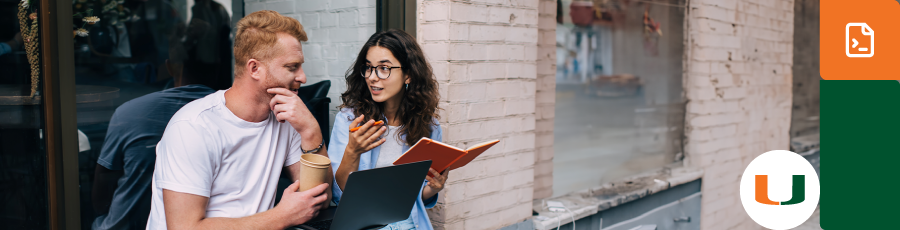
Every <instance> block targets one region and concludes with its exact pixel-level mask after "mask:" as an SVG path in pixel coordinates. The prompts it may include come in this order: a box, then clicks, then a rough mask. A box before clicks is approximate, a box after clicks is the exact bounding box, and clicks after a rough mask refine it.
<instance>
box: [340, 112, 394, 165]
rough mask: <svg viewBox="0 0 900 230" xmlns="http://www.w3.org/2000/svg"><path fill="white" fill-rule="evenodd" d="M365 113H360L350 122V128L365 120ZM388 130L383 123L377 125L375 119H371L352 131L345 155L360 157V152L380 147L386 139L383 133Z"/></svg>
mask: <svg viewBox="0 0 900 230" xmlns="http://www.w3.org/2000/svg"><path fill="white" fill-rule="evenodd" d="M363 117H364V116H363V115H360V116H359V117H357V118H356V119H354V120H353V122H351V123H350V128H354V127H357V126H358V125H359V123H360V122H362V121H363ZM386 130H387V128H386V127H384V126H382V125H375V120H371V119H370V120H369V121H367V122H366V123H365V124H363V125H362V126H359V129H358V130H356V131H353V132H350V135H349V138H348V139H349V140H347V148H346V149H345V150H344V156H345V157H346V156H347V155H348V154H349V155H350V156H351V157H359V155H360V154H362V153H364V152H368V151H369V150H372V149H374V148H375V147H378V146H379V145H381V144H382V143H384V141H385V139H384V138H381V139H379V138H380V137H381V135H382V134H384V132H385V131H386Z"/></svg>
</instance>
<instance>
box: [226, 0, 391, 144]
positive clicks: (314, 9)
mask: <svg viewBox="0 0 900 230" xmlns="http://www.w3.org/2000/svg"><path fill="white" fill-rule="evenodd" d="M244 6H245V9H246V13H247V14H250V13H252V12H255V11H259V10H274V11H277V12H278V13H281V14H283V15H286V16H289V17H293V18H296V19H297V20H299V21H300V23H301V24H303V29H304V30H305V31H306V34H307V36H308V37H309V41H307V42H303V43H302V44H303V54H304V56H305V58H306V63H305V64H303V70H304V71H305V72H306V78H307V79H306V81H307V83H308V84H312V83H316V82H319V81H323V80H331V89H329V90H328V97H329V98H331V105H330V106H329V108H330V114H331V115H330V116H328V118H329V122H328V123H329V124H333V123H334V121H333V120H331V119H334V115H335V114H337V112H338V111H337V109H336V107H337V106H338V105H340V104H341V100H340V96H341V93H343V92H344V90H346V87H347V85H346V83H345V81H344V74H345V73H346V71H347V69H348V68H350V64H352V63H353V61H355V59H356V55H358V54H359V50H360V49H362V45H363V44H365V42H366V40H367V39H369V36H371V35H372V34H374V33H375V0H328V1H325V0H246V1H244ZM325 128H327V127H325Z"/></svg>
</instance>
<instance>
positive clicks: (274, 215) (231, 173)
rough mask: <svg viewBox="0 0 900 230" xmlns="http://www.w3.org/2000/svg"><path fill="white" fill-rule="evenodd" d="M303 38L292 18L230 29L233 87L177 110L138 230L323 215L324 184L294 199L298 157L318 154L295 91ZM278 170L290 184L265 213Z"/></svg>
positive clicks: (289, 222) (270, 222)
mask: <svg viewBox="0 0 900 230" xmlns="http://www.w3.org/2000/svg"><path fill="white" fill-rule="evenodd" d="M306 40H307V38H306V33H305V32H304V31H303V26H302V25H300V23H299V22H298V21H297V20H296V19H293V18H290V17H285V16H282V15H280V14H278V13H276V12H274V11H259V12H254V13H252V14H250V15H247V16H246V17H244V18H243V19H241V20H240V21H239V22H238V24H237V32H236V33H235V38H234V54H235V76H234V84H233V85H232V87H231V88H230V89H228V90H222V91H218V92H216V93H213V94H211V95H209V96H207V97H204V98H201V99H198V100H196V101H193V102H191V103H189V104H187V105H185V106H184V107H183V108H181V110H179V111H178V112H177V113H176V114H175V116H174V117H172V119H171V120H170V121H169V124H168V125H167V126H166V131H165V133H164V134H163V137H162V140H161V141H160V142H159V144H158V145H157V146H156V156H157V157H156V169H155V171H154V173H153V180H152V182H153V183H152V189H153V195H152V202H151V203H152V204H151V205H152V210H151V211H150V218H149V220H148V221H147V229H284V228H286V227H289V226H293V225H298V224H302V223H304V222H306V221H308V220H309V219H311V218H313V217H314V216H315V215H316V214H317V213H318V211H319V210H321V209H322V208H325V206H326V205H327V203H326V202H325V201H326V200H329V199H330V198H329V197H328V195H329V194H331V192H330V189H329V187H328V185H329V184H330V183H323V184H321V185H319V186H318V187H315V188H313V189H309V190H307V191H304V192H297V188H298V187H299V183H297V182H296V181H297V180H298V179H299V171H300V167H301V166H300V165H301V164H299V163H298V161H299V160H300V156H301V154H302V153H314V154H322V155H325V156H327V153H326V151H325V148H324V146H323V145H324V143H323V141H322V134H321V132H320V127H319V126H318V124H317V122H316V120H315V118H313V116H312V114H310V113H309V111H308V110H307V109H306V106H304V105H303V102H302V101H301V100H300V98H299V97H297V95H296V93H295V91H296V90H297V89H298V88H300V84H303V83H306V75H305V74H304V73H303V69H302V67H301V65H302V64H303V61H304V58H303V51H302V47H301V44H300V42H301V41H306ZM282 167H287V171H288V172H289V173H290V175H291V178H292V180H294V181H295V182H294V184H291V186H289V187H288V188H287V189H286V190H284V195H283V196H282V199H281V201H280V203H279V204H278V206H275V207H274V208H273V205H274V198H275V193H276V192H278V191H276V186H277V184H278V177H279V175H280V172H281V169H282ZM329 170H330V169H329ZM331 180H333V179H332V177H331V175H329V178H326V181H329V182H330V181H331Z"/></svg>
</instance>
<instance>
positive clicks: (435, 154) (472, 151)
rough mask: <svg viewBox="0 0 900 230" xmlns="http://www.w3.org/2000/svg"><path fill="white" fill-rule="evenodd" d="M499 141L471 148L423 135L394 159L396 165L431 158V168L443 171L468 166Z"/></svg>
mask: <svg viewBox="0 0 900 230" xmlns="http://www.w3.org/2000/svg"><path fill="white" fill-rule="evenodd" d="M498 142H500V140H493V141H488V142H484V143H481V144H477V145H475V146H473V147H472V148H469V149H461V148H457V147H456V146H452V145H448V144H444V143H442V142H440V141H435V140H432V139H429V138H426V137H423V138H422V139H420V140H419V142H416V144H415V145H413V146H412V147H410V148H409V150H407V151H406V153H403V155H402V156H400V158H397V160H396V161H394V165H401V164H408V163H413V162H419V161H425V160H431V168H432V169H434V170H435V171H438V172H443V171H444V170H445V169H449V170H454V169H457V168H460V167H463V166H466V164H469V162H472V160H475V158H476V157H478V155H481V153H484V151H486V150H487V149H489V148H491V146H494V145H495V144H497V143H498ZM428 175H429V176H434V175H431V172H428Z"/></svg>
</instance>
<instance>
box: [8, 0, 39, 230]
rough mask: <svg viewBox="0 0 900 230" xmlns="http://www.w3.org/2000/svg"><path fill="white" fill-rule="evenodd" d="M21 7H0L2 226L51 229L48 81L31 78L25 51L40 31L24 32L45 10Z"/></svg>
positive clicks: (32, 6) (15, 5)
mask: <svg viewBox="0 0 900 230" xmlns="http://www.w3.org/2000/svg"><path fill="white" fill-rule="evenodd" d="M18 4H19V1H13V2H4V3H2V4H0V68H2V69H3V71H0V207H3V208H2V209H0V222H2V223H3V225H2V226H3V227H2V228H4V229H49V220H48V216H49V212H48V210H49V206H48V204H49V203H48V200H47V197H48V195H47V157H46V156H47V153H46V149H45V145H44V143H45V141H44V139H43V135H42V133H41V132H42V130H43V128H44V122H43V120H42V119H43V100H42V98H41V94H42V89H41V87H40V84H39V83H40V80H43V79H40V72H39V71H37V72H34V75H32V72H31V67H32V65H31V63H29V61H28V55H27V52H26V48H25V47H26V46H27V45H26V43H25V40H26V39H27V38H28V36H29V35H38V33H37V32H38V31H35V32H34V33H32V32H28V31H27V29H29V28H26V31H25V32H24V33H23V31H22V29H21V27H22V26H21V23H22V22H24V23H25V25H26V26H29V25H31V24H32V23H31V22H32V20H33V19H30V18H28V16H29V15H30V14H31V13H32V12H34V11H35V9H38V7H40V6H39V5H38V4H37V2H34V3H32V4H30V5H29V7H28V8H23V10H24V11H23V14H21V15H20V14H19V5H18ZM20 16H23V17H22V18H20ZM35 16H37V15H36V14H35ZM20 19H24V21H20ZM31 28H33V27H31ZM23 34H25V36H23ZM33 44H34V45H35V46H32V49H29V50H32V52H34V51H39V50H40V47H39V46H36V45H38V44H39V43H33ZM35 54H37V53H32V55H35ZM35 64H36V65H37V64H40V63H35ZM36 65H35V66H36ZM32 76H34V77H37V78H35V79H32ZM32 85H34V86H35V88H32ZM32 94H34V97H32Z"/></svg>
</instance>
